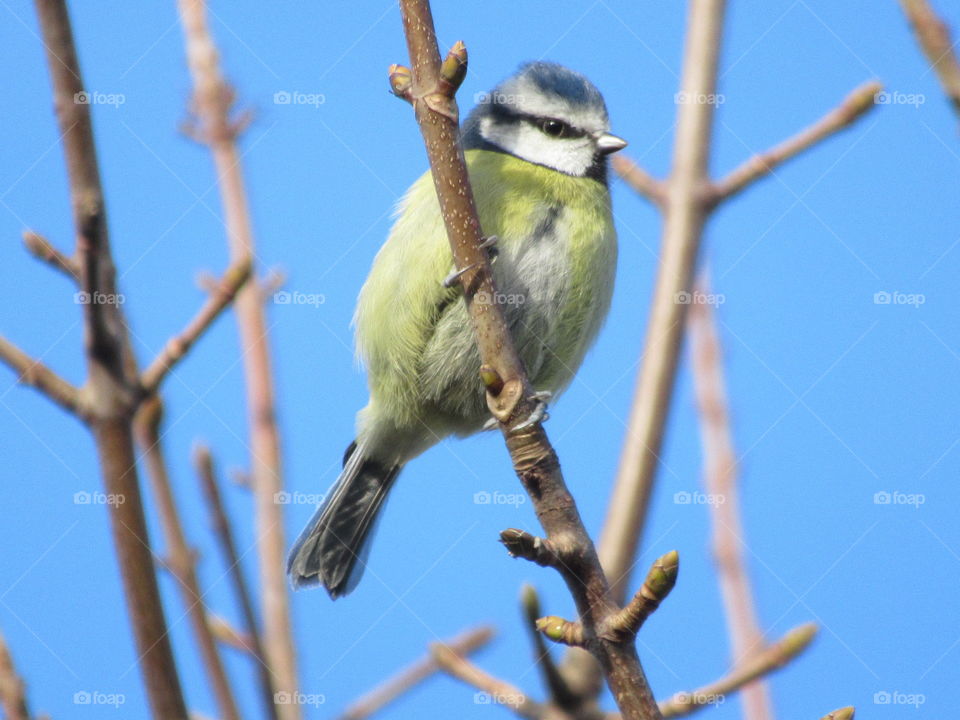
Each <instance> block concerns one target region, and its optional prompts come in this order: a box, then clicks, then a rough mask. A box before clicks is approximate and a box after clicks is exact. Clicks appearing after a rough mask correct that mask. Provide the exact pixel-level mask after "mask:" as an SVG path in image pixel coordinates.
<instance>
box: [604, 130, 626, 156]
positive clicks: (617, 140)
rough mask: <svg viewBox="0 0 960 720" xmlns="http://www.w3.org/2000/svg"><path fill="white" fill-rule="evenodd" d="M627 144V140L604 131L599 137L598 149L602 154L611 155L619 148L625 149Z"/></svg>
mask: <svg viewBox="0 0 960 720" xmlns="http://www.w3.org/2000/svg"><path fill="white" fill-rule="evenodd" d="M626 146H627V141H626V140H624V139H623V138H621V137H617V136H616V135H611V134H610V133H603V134H602V135H600V136H599V137H597V149H598V150H599V151H600V154H601V155H609V154H610V153H615V152H616V151H617V150H623V149H624V148H625V147H626Z"/></svg>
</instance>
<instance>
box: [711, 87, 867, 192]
mask: <svg viewBox="0 0 960 720" xmlns="http://www.w3.org/2000/svg"><path fill="white" fill-rule="evenodd" d="M882 90H883V85H881V84H880V83H878V82H876V81H875V80H871V81H870V82H865V83H863V84H862V85H860V86H859V87H857V88H856V89H854V90H853V91H851V92H850V94H849V95H847V97H845V98H844V99H843V102H841V103H840V104H839V105H838V106H837V107H835V108H834V109H833V110H831V111H830V112H828V113H827V114H826V115H824V116H823V117H822V118H820V119H819V120H817V122H815V123H814V124H813V125H811V126H810V127H808V128H805V129H804V130H801V131H800V132H798V133H797V134H796V135H794V136H793V137H791V138H788V139H787V140H784V141H783V142H782V143H780V144H779V145H777V146H776V147H774V148H771V149H770V150H767V151H766V152H763V153H760V154H759V155H754V156H753V157H752V158H750V159H749V160H747V161H746V162H744V163H743V164H741V165H740V167H738V168H736V169H735V170H733V171H732V172H731V173H730V174H728V175H727V176H726V177H724V178H723V179H721V180H718V181H717V182H715V183H714V184H713V186H712V190H711V193H710V195H711V202H712V203H714V204H719V203H721V202H723V201H724V200H729V199H730V198H731V197H733V196H734V195H737V194H738V193H740V192H741V191H743V190H744V189H745V188H747V187H749V186H750V185H752V184H753V183H754V182H756V181H757V180H759V179H760V178H762V177H764V176H765V175H769V174H770V173H772V172H773V171H774V170H776V169H777V168H778V167H779V166H780V165H782V164H783V163H785V162H787V161H788V160H790V159H791V158H793V157H795V156H797V155H799V154H800V153H802V152H803V151H804V150H807V149H809V148H810V147H812V146H814V145H816V144H817V143H819V142H820V141H822V140H824V139H825V138H828V137H830V136H831V135H835V134H836V133H837V132H839V131H840V130H842V129H844V128H845V127H848V126H850V125H851V124H853V123H854V122H856V121H857V120H858V119H859V118H860V117H861V116H862V115H864V114H865V113H867V112H869V111H870V110H871V109H872V108H873V107H875V105H876V97H877V94H878V93H880V92H881V91H882Z"/></svg>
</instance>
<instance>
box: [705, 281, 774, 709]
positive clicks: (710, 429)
mask: <svg viewBox="0 0 960 720" xmlns="http://www.w3.org/2000/svg"><path fill="white" fill-rule="evenodd" d="M695 287H696V288H697V290H696V294H698V295H699V296H700V297H706V296H707V293H709V292H710V289H709V287H708V284H707V280H706V278H703V277H701V278H700V279H699V281H698V282H697V285H696V286H695ZM688 332H689V337H690V353H691V355H692V357H693V380H694V387H695V390H696V395H697V406H698V409H699V415H700V438H701V443H702V445H703V463H704V470H703V475H704V483H705V486H706V491H707V493H708V494H709V495H708V496H709V497H711V498H712V500H713V502H711V503H710V505H709V507H710V518H711V522H712V525H713V533H712V544H713V555H714V559H715V561H716V563H717V577H718V581H719V583H720V594H721V596H722V597H723V605H724V610H725V614H726V618H727V628H728V632H729V636H730V649H731V654H732V656H733V657H732V662H733V664H734V665H739V664H740V663H742V662H744V661H745V660H746V659H747V658H749V657H750V656H751V655H753V654H755V653H757V652H760V651H761V650H762V649H763V647H764V645H765V643H764V638H763V632H762V631H761V629H760V621H759V619H758V618H757V611H756V607H755V606H754V602H753V589H752V588H751V585H750V578H749V576H748V575H747V569H746V562H745V560H744V557H743V551H742V546H743V537H744V531H743V521H742V519H741V516H740V493H739V489H738V487H737V483H738V473H737V470H738V468H737V459H736V455H735V453H734V450H733V432H732V430H731V428H730V412H729V409H728V403H727V388H726V383H725V381H724V377H723V363H722V360H721V347H720V339H719V336H718V333H717V327H716V318H715V317H714V310H713V307H712V306H711V305H708V304H707V303H695V304H694V305H692V306H691V308H690V318H689V325H688ZM741 695H742V697H743V709H744V717H745V718H747V720H766V719H767V718H771V717H773V704H772V701H771V698H770V689H769V687H768V686H767V684H766V683H765V682H762V681H758V682H755V683H751V684H750V685H748V686H747V687H745V688H743V691H742V693H741Z"/></svg>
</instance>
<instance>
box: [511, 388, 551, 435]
mask: <svg viewBox="0 0 960 720" xmlns="http://www.w3.org/2000/svg"><path fill="white" fill-rule="evenodd" d="M552 397H553V393H551V392H547V391H546V390H541V391H539V392H535V393H534V394H533V395H531V396H530V399H531V400H533V402H534V407H533V412H531V413H530V415H528V416H527V419H526V420H524V421H523V422H522V423H520V424H519V425H515V426H514V427H513V429H512V432H519V431H520V430H526V429H527V428H529V427H533V426H534V425H536V424H537V423H540V422H545V421H547V420H549V419H550V414H549V413H548V412H547V403H548V402H549V400H550V398H552Z"/></svg>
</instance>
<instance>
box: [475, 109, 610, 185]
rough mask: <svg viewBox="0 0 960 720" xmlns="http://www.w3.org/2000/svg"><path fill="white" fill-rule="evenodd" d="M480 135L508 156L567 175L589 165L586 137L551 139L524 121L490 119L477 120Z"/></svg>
mask: <svg viewBox="0 0 960 720" xmlns="http://www.w3.org/2000/svg"><path fill="white" fill-rule="evenodd" d="M480 134H481V135H482V136H483V137H484V139H486V140H487V141H488V142H491V143H493V144H494V145H496V146H497V147H499V148H502V149H503V150H506V151H507V152H508V153H510V154H511V155H516V156H517V157H519V158H522V159H523V160H527V161H528V162H532V163H537V164H538V165H546V166H547V167H551V168H554V169H556V170H559V171H560V172H563V173H567V174H568V175H577V176H582V175H585V174H586V173H587V170H589V169H590V167H591V165H593V158H594V148H593V146H592V143H591V142H590V140H589V139H588V138H576V139H561V138H551V137H548V136H547V135H544V134H543V133H542V132H540V131H539V130H537V129H536V128H535V127H533V126H532V125H530V124H528V123H522V124H519V125H518V124H514V123H511V124H509V125H504V124H501V123H496V122H494V121H493V120H492V119H491V118H484V119H483V120H482V121H481V124H480Z"/></svg>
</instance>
